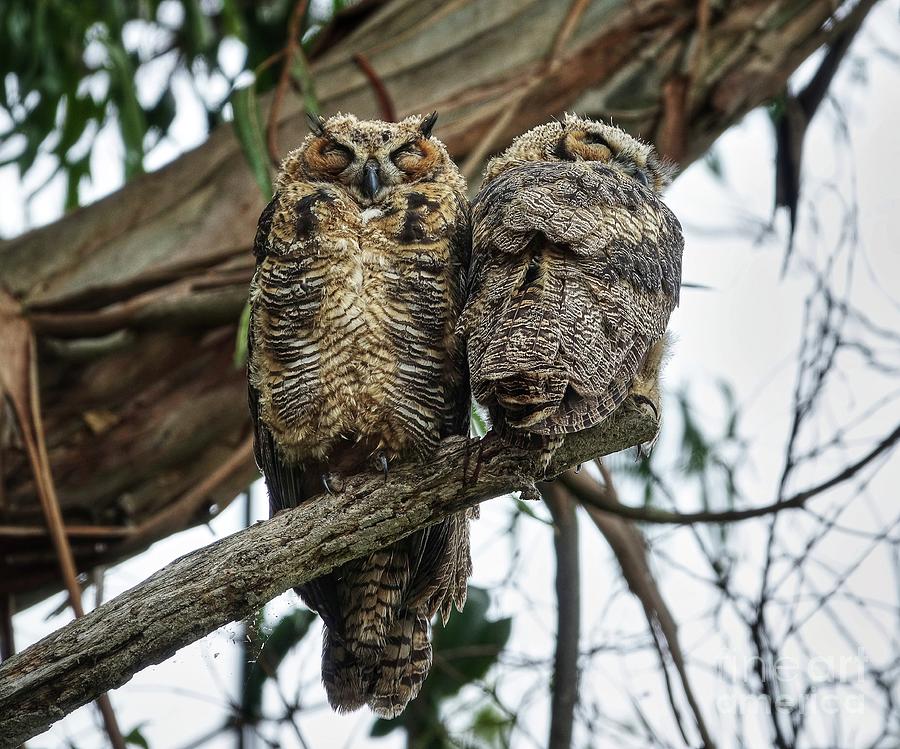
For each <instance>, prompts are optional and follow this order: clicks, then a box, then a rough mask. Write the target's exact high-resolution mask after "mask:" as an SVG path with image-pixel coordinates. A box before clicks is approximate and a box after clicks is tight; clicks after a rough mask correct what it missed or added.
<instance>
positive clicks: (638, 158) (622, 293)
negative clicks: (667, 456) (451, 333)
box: [460, 115, 684, 465]
mask: <svg viewBox="0 0 900 749" xmlns="http://www.w3.org/2000/svg"><path fill="white" fill-rule="evenodd" d="M671 174H672V168H671V167H670V166H669V165H668V164H666V163H665V162H663V161H662V160H661V159H660V157H659V156H658V155H657V154H656V152H655V151H654V150H653V148H652V147H651V146H648V145H646V144H644V143H641V142H640V141H638V140H636V139H634V138H632V137H631V136H630V135H628V134H627V133H625V132H624V131H622V130H620V129H618V128H616V127H613V126H611V125H606V124H604V123H602V122H595V121H593V120H588V119H582V118H579V117H576V116H574V115H567V116H566V117H565V119H564V120H563V121H562V122H558V121H554V122H551V123H549V124H546V125H542V126H539V127H536V128H534V129H532V130H529V131H528V132H526V133H524V134H523V135H521V136H519V137H518V138H516V140H515V141H514V142H513V143H512V145H511V146H510V147H509V148H508V149H507V150H506V151H505V152H503V153H501V154H500V155H499V156H497V157H495V158H493V159H492V160H491V161H490V162H489V163H488V165H487V168H486V171H485V179H484V184H483V186H482V188H481V190H480V192H479V193H478V195H477V197H476V199H475V201H474V203H473V207H472V231H473V234H472V236H473V241H472V267H471V276H470V280H469V286H470V289H469V297H468V301H467V304H466V308H465V310H464V312H463V315H462V317H461V320H460V330H461V332H462V333H463V335H464V336H465V337H466V339H467V343H466V345H467V348H468V362H469V368H470V371H471V384H472V394H473V396H474V397H475V399H476V400H477V401H479V402H480V403H481V404H482V405H484V406H486V407H487V408H488V409H489V411H490V413H491V417H492V421H493V424H494V428H495V430H497V431H498V432H500V433H501V434H506V435H507V436H510V437H518V438H521V440H522V441H525V442H526V443H529V440H530V443H529V444H531V445H535V443H537V444H543V445H544V446H546V445H548V444H551V445H552V444H558V442H559V441H560V440H561V435H564V434H567V433H570V432H575V431H580V430H582V429H587V428H589V427H592V426H594V425H596V424H598V423H599V422H601V421H602V420H603V419H604V418H606V417H607V416H608V415H609V414H611V413H612V412H613V411H614V410H615V409H616V408H617V407H618V406H619V404H621V403H622V402H623V401H624V400H625V399H626V397H628V396H629V394H633V395H635V396H637V397H640V398H643V399H646V400H647V401H649V402H650V403H651V404H652V405H653V407H654V408H655V409H657V408H658V377H659V368H660V365H661V361H662V357H663V352H664V349H665V341H664V333H665V330H666V325H667V323H668V320H669V315H670V314H671V312H672V310H673V308H674V307H675V306H676V304H677V303H678V294H679V288H680V284H681V255H682V250H683V246H684V240H683V238H682V234H681V226H680V224H679V223H678V220H677V219H676V218H675V216H674V215H673V214H672V212H671V211H670V210H669V209H668V208H667V207H666V206H665V205H664V204H663V203H662V201H661V200H660V199H659V197H658V195H659V193H660V191H661V190H662V189H663V188H664V187H665V186H666V185H667V184H668V183H669V181H670V180H671ZM545 465H546V463H545Z"/></svg>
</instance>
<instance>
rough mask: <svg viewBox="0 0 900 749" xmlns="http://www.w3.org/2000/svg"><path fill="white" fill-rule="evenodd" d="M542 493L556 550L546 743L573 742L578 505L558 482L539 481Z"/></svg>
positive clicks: (578, 616) (563, 747)
mask: <svg viewBox="0 0 900 749" xmlns="http://www.w3.org/2000/svg"><path fill="white" fill-rule="evenodd" d="M540 489H541V494H542V496H543V497H544V501H545V502H546V503H547V507H548V508H549V509H550V514H551V516H552V517H553V548H554V549H555V551H556V609H557V617H556V621H557V625H556V654H555V656H554V659H553V679H552V681H551V705H550V741H549V743H548V744H547V746H552V747H554V748H557V747H558V749H566V748H567V747H570V746H572V729H573V727H574V724H575V705H576V704H577V703H578V652H579V650H578V644H579V640H580V637H579V631H580V625H581V580H580V576H579V562H580V560H579V552H578V516H577V515H576V510H577V508H578V505H577V504H576V503H575V501H574V500H573V499H572V497H571V495H570V494H569V492H567V491H566V490H565V487H563V486H562V485H561V484H560V483H559V482H556V483H552V484H542V485H541V487H540Z"/></svg>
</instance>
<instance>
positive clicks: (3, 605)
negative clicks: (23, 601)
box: [0, 593, 16, 663]
mask: <svg viewBox="0 0 900 749" xmlns="http://www.w3.org/2000/svg"><path fill="white" fill-rule="evenodd" d="M13 608H14V604H13V595H12V593H0V663H2V662H3V661H5V660H6V659H7V658H10V657H12V655H13V654H14V653H15V652H16V638H15V633H14V632H13V621H12V618H13Z"/></svg>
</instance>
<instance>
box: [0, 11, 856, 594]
mask: <svg viewBox="0 0 900 749" xmlns="http://www.w3.org/2000/svg"><path fill="white" fill-rule="evenodd" d="M872 5H873V0H863V2H859V3H857V4H855V5H853V4H842V3H836V2H834V0H750V1H746V2H740V3H738V2H728V3H716V4H710V3H706V2H703V1H700V2H697V0H637V1H635V0H592V1H591V2H588V3H585V2H578V3H576V4H574V5H572V4H570V3H567V2H548V1H547V0H531V1H529V0H450V2H446V1H445V0H389V1H388V2H384V3H380V4H377V5H376V9H375V10H374V11H373V12H370V13H368V14H356V15H353V16H351V17H349V19H348V20H347V21H345V22H343V23H342V24H340V25H339V27H338V32H336V33H335V34H333V35H332V36H331V37H330V40H331V41H329V42H327V43H326V44H324V45H323V46H322V48H321V52H320V53H319V54H317V55H315V56H314V60H313V66H312V70H313V74H314V78H315V84H316V91H317V95H318V97H319V99H320V102H321V104H322V108H323V111H324V112H326V113H329V112H334V111H336V110H339V109H340V110H344V111H352V112H355V113H357V114H359V115H361V116H377V113H378V109H377V107H378V105H377V96H376V93H375V92H374V91H373V90H372V87H371V84H370V81H369V79H368V78H367V77H366V75H365V73H364V72H363V71H362V70H361V69H360V66H359V65H358V63H357V62H355V60H354V55H355V54H358V53H362V54H363V55H364V57H365V59H366V60H367V61H368V62H369V64H370V66H371V68H372V69H374V70H375V71H376V73H377V74H378V76H380V79H381V81H382V82H383V83H384V86H385V88H386V89H387V91H388V92H389V93H390V96H391V97H392V99H393V102H394V104H395V106H396V109H397V113H398V115H400V116H402V115H405V114H408V113H410V112H414V111H415V112H425V111H430V110H432V109H437V110H438V111H439V112H440V114H441V120H440V123H439V125H438V130H437V134H438V136H439V137H441V138H442V139H444V140H445V141H446V142H447V144H448V146H449V147H450V150H451V152H452V153H453V155H454V156H456V157H457V158H459V159H464V158H465V157H466V156H467V155H471V154H472V153H473V151H474V152H476V155H477V154H478V153H480V152H482V151H489V150H491V149H494V150H496V149H499V148H502V147H503V146H505V145H506V143H507V142H508V141H509V140H510V139H511V138H512V137H513V136H514V135H516V134H518V133H520V132H522V131H523V130H525V129H526V128H528V127H530V126H533V125H535V124H538V123H540V122H543V121H546V120H547V119H548V118H549V117H550V116H552V115H557V114H559V113H561V112H562V111H563V110H565V109H570V110H577V111H579V112H585V113H588V114H590V115H592V116H602V117H613V118H614V119H615V121H616V122H617V123H618V124H620V125H622V126H624V127H626V128H627V129H629V130H630V131H632V132H634V133H636V134H639V135H642V136H643V137H645V138H646V139H648V140H653V141H655V142H656V143H657V145H658V146H659V147H660V148H661V150H662V151H663V152H664V153H667V154H668V155H669V156H671V157H673V158H676V159H678V160H680V161H681V162H682V163H683V164H687V163H689V162H690V161H691V160H692V159H694V158H696V157H697V156H699V155H700V154H702V153H703V152H704V150H706V149H707V148H708V146H709V145H710V144H711V143H712V142H713V141H714V140H715V138H716V137H717V136H718V135H719V134H720V133H721V132H723V131H724V130H725V129H727V128H728V127H729V126H730V125H732V124H734V123H735V122H736V121H737V120H738V119H739V118H740V117H742V116H743V114H744V113H746V112H747V111H749V110H750V109H752V108H753V107H755V106H757V105H759V104H760V103H762V102H764V101H765V100H766V99H767V98H769V97H771V96H773V95H775V94H778V93H779V92H780V91H781V90H782V89H783V87H784V84H785V81H786V80H787V78H788V76H789V75H790V73H791V72H792V71H793V70H794V69H795V68H796V67H797V66H798V65H799V64H800V63H801V62H802V61H803V60H804V59H806V58H807V57H808V56H809V55H810V54H811V53H812V52H813V51H814V50H815V49H816V48H818V47H819V46H821V45H822V44H823V43H827V42H828V41H829V40H830V39H832V38H834V37H835V36H836V35H838V34H839V33H840V32H841V30H842V29H843V28H844V27H845V26H846V25H847V24H848V23H852V22H855V21H856V20H858V18H859V17H860V14H862V15H865V13H866V12H867V11H868V10H869V8H870V7H871V6H872ZM523 91H527V96H523V95H522V92H523ZM265 105H266V102H264V107H263V111H264V112H265V110H266V106H265ZM304 134H305V125H304V124H303V117H302V112H301V111H300V103H299V101H298V100H291V101H288V102H285V106H284V107H282V109H281V120H280V128H279V143H280V144H282V146H283V147H284V148H285V149H286V148H288V147H292V146H294V145H296V144H297V143H298V142H299V141H300V139H301V138H302V137H303V135H304ZM474 161H475V162H477V161H478V159H477V158H475V159H474ZM261 208H262V199H261V197H260V195H259V190H258V188H257V187H256V184H255V182H254V180H253V178H252V177H251V175H250V172H249V170H248V168H247V166H246V164H245V161H244V158H243V156H242V154H241V151H240V148H239V146H238V143H237V140H236V139H235V137H234V135H233V133H232V131H231V128H230V127H223V128H220V129H219V130H217V131H215V132H213V133H212V134H211V136H210V138H209V139H208V141H207V142H206V143H204V144H203V145H202V146H201V147H199V148H197V149H196V150H194V151H192V152H190V153H188V154H185V155H184V156H182V157H181V158H179V159H177V160H176V161H175V162H173V163H172V164H170V165H169V166H167V167H166V168H164V169H161V170H159V171H158V172H155V173H152V174H148V175H146V176H144V177H142V178H140V179H138V180H137V181H135V182H134V183H131V184H129V185H127V186H126V187H125V188H123V189H122V190H119V191H118V192H116V193H115V194H113V195H111V196H109V197H108V198H106V199H104V200H102V201H99V202H98V203H96V204H94V205H92V206H89V207H87V208H84V209H82V210H79V211H77V212H75V213H73V214H71V215H68V216H66V217H65V218H63V219H62V220H60V221H58V222H56V223H55V224H52V225H50V226H47V227H43V228H41V229H38V230H36V231H33V232H30V233H28V234H26V235H24V236H22V237H19V238H17V239H14V240H11V241H7V242H4V243H0V287H3V288H5V289H6V290H7V291H8V292H9V293H10V294H12V296H13V297H15V299H16V300H18V302H19V304H20V305H21V315H22V316H23V317H24V318H25V319H26V320H27V321H28V323H29V324H30V325H31V327H32V329H33V331H34V334H35V336H36V340H37V343H38V351H39V369H38V371H39V376H40V393H41V401H42V410H43V415H44V427H45V432H46V434H47V440H48V449H49V458H50V464H51V467H52V472H53V476H54V479H55V481H56V483H57V488H58V494H59V497H60V503H61V506H62V512H63V517H64V519H65V522H66V525H67V527H68V529H69V536H70V539H71V543H72V546H73V549H74V552H75V558H76V562H77V564H78V567H79V568H80V569H81V570H84V569H87V568H89V567H90V566H91V565H93V564H95V563H97V562H99V561H115V560H116V559H119V558H121V557H123V556H125V555H127V554H130V553H133V552H135V551H137V550H139V549H141V548H144V547H146V546H147V545H148V544H149V543H151V542H152V541H154V540H156V539H157V538H159V537H162V536H164V535H167V534H168V533H171V532H173V531H175V530H178V529H181V528H183V527H186V526H188V525H190V524H192V523H197V522H201V521H203V520H204V519H206V518H208V516H209V513H210V509H211V508H212V507H214V506H215V505H217V504H218V505H219V506H221V505H223V504H224V503H227V502H228V501H230V500H231V498H233V497H234V496H235V495H236V494H237V493H238V492H239V490H240V489H241V488H243V487H244V486H246V485H247V484H248V483H249V482H250V481H251V480H252V479H253V478H254V477H255V476H256V475H257V474H256V470H255V467H254V466H253V463H252V458H251V456H250V451H249V450H248V449H247V442H246V437H247V435H248V418H247V409H246V406H245V395H244V389H245V386H244V373H243V371H242V369H241V368H236V367H235V366H234V365H233V363H232V355H233V351H234V339H235V328H236V322H237V319H238V315H239V313H240V310H241V308H242V305H243V303H244V300H245V298H246V293H247V284H248V280H249V277H250V273H251V266H252V258H251V255H250V243H251V240H252V237H253V234H254V228H255V222H256V219H257V216H258V214H259V212H260V210H261ZM688 251H690V250H689V249H688ZM0 335H2V331H0ZM57 575H58V573H57V565H56V561H55V558H54V553H53V549H52V546H51V544H50V540H49V537H48V536H47V535H46V533H44V531H43V522H42V519H41V515H40V509H39V503H38V500H37V497H36V493H35V482H34V479H33V477H32V475H31V472H30V470H29V466H28V461H27V459H26V456H25V454H24V452H23V450H22V446H21V442H20V440H19V438H18V436H17V434H16V430H15V429H14V428H12V426H11V419H10V417H9V414H8V413H4V412H3V410H2V409H0V592H4V591H5V592H15V593H18V594H22V593H24V592H25V591H28V592H29V593H28V595H29V596H33V595H35V590H36V589H41V590H46V589H47V588H46V587H43V588H42V587H41V586H47V585H48V584H53V583H54V582H55V581H56V579H57ZM25 602H26V599H25V598H24V597H23V598H22V599H21V600H20V604H22V603H25Z"/></svg>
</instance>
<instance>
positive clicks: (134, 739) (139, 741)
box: [122, 723, 150, 749]
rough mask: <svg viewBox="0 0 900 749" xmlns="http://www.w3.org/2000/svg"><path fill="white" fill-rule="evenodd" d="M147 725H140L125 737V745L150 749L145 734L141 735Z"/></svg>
mask: <svg viewBox="0 0 900 749" xmlns="http://www.w3.org/2000/svg"><path fill="white" fill-rule="evenodd" d="M145 725H146V723H138V724H137V725H136V726H135V727H134V728H132V729H131V730H130V731H129V732H128V733H127V734H126V735H125V736H123V737H122V738H123V739H125V744H126V745H128V744H131V745H132V746H139V747H141V749H150V744H148V743H147V739H145V738H144V734H142V733H141V729H142V728H143V727H144V726H145Z"/></svg>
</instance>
